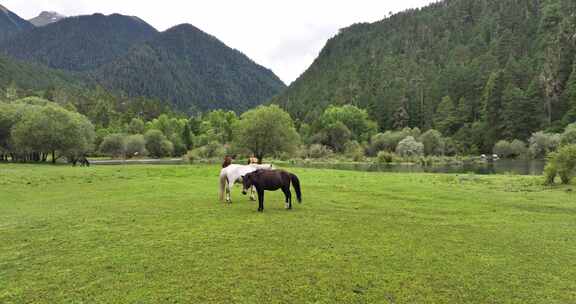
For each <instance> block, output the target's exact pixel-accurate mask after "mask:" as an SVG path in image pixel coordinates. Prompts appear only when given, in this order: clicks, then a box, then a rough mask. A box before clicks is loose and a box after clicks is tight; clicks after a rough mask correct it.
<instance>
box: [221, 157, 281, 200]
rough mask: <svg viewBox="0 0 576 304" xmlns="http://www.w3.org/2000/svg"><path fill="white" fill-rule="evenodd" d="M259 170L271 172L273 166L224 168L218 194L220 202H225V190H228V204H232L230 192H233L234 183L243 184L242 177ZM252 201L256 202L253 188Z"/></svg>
mask: <svg viewBox="0 0 576 304" xmlns="http://www.w3.org/2000/svg"><path fill="white" fill-rule="evenodd" d="M258 169H266V170H270V169H273V168H272V165H270V164H266V165H258V164H250V165H229V166H228V167H226V168H223V169H222V170H221V171H220V189H219V192H218V198H219V199H220V201H223V200H224V190H226V202H227V203H232V198H231V196H230V191H231V190H232V186H233V185H234V183H237V182H241V181H242V176H244V175H246V174H248V173H250V172H254V171H256V170H258ZM250 199H251V200H256V198H255V196H254V189H253V188H251V190H250Z"/></svg>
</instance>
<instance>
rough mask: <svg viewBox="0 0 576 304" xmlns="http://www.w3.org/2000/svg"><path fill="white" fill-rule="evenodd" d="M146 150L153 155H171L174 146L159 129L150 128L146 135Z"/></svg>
mask: <svg viewBox="0 0 576 304" xmlns="http://www.w3.org/2000/svg"><path fill="white" fill-rule="evenodd" d="M144 139H145V140H146V150H148V153H150V155H151V156H153V157H163V156H171V155H172V153H173V152H174V146H173V145H172V143H171V142H170V141H169V140H168V139H166V136H164V134H163V133H162V132H161V131H159V130H150V131H148V132H146V134H145V135H144Z"/></svg>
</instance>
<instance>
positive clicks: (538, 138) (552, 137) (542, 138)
mask: <svg viewBox="0 0 576 304" xmlns="http://www.w3.org/2000/svg"><path fill="white" fill-rule="evenodd" d="M560 140H561V137H560V134H555V133H544V132H542V131H540V132H536V133H533V134H532V136H531V137H530V140H529V144H530V147H529V149H530V154H531V155H532V157H534V158H544V157H545V156H546V155H547V154H548V153H550V152H552V151H554V150H556V148H557V147H558V146H559V145H560Z"/></svg>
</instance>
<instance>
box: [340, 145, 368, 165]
mask: <svg viewBox="0 0 576 304" xmlns="http://www.w3.org/2000/svg"><path fill="white" fill-rule="evenodd" d="M344 155H346V157H347V158H349V159H352V160H353V161H362V160H363V159H364V148H362V146H361V145H360V144H359V143H358V142H357V141H349V142H347V143H346V144H345V145H344Z"/></svg>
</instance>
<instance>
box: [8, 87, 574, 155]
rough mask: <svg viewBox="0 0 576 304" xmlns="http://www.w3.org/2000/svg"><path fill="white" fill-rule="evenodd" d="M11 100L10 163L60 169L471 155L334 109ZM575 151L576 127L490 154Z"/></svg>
mask: <svg viewBox="0 0 576 304" xmlns="http://www.w3.org/2000/svg"><path fill="white" fill-rule="evenodd" d="M7 91H10V90H7ZM81 93H82V92H81ZM11 96H12V95H6V96H5V97H3V99H4V102H3V103H0V105H1V107H0V118H1V119H0V126H1V127H2V128H1V129H2V134H0V135H1V139H0V140H1V142H0V143H1V147H2V150H1V151H2V153H1V154H2V156H1V157H0V159H1V160H8V159H10V160H13V161H46V160H47V159H48V156H49V154H50V155H52V157H51V158H50V159H51V160H53V161H55V160H56V159H58V158H59V157H66V158H67V159H68V160H71V161H73V160H74V159H76V158H77V157H80V156H86V155H92V156H98V155H107V156H111V157H115V158H132V157H145V156H148V157H157V158H158V157H169V156H177V157H179V156H182V155H186V156H187V157H188V159H190V160H198V159H215V158H216V159H219V158H222V157H223V156H224V155H241V156H247V155H249V154H254V155H255V156H257V157H258V158H259V159H263V158H264V157H275V158H282V159H289V158H303V159H322V158H333V157H338V158H345V159H348V160H354V161H364V160H367V159H371V158H372V159H373V158H376V159H377V160H378V161H382V162H391V161H393V160H394V159H404V160H415V159H418V158H420V157H423V156H456V155H470V154H469V153H470V148H469V147H467V146H466V144H465V143H462V142H460V141H459V140H457V139H455V138H453V137H449V136H445V135H444V134H443V133H442V132H440V131H438V130H435V129H428V130H421V129H420V128H417V127H415V128H410V127H405V128H402V129H398V130H389V131H385V132H380V131H379V130H380V129H381V128H380V127H379V126H378V123H377V122H376V121H374V120H372V119H371V118H370V116H369V114H368V112H367V111H366V110H364V109H360V108H358V107H356V106H352V105H344V106H334V105H331V106H329V107H328V108H327V109H325V110H324V112H323V113H322V114H321V115H320V116H319V117H318V119H317V120H315V121H314V122H312V123H310V124H308V123H302V122H301V123H296V122H294V120H293V119H292V118H291V117H290V115H289V114H288V113H287V112H285V111H284V110H282V109H281V108H279V107H278V106H276V105H271V106H260V107H257V108H254V109H251V110H248V111H246V112H245V113H243V114H242V115H240V116H238V115H237V114H236V113H235V112H232V111H225V110H214V111H210V112H205V113H197V114H195V115H192V116H188V115H184V114H182V113H177V112H171V111H169V109H166V108H162V107H160V103H159V102H155V101H153V100H147V99H141V98H140V99H129V98H127V99H124V98H119V97H116V96H114V95H111V94H109V93H107V92H106V91H105V90H103V89H98V90H96V91H87V92H83V94H77V95H74V94H71V93H70V91H69V90H57V89H53V90H48V91H46V92H44V93H43V97H44V99H43V98H40V97H27V98H16V99H14V98H12V99H11V98H10V97H11ZM12 97H13V96H12ZM48 99H49V100H51V101H48ZM70 132H73V133H70ZM74 132H75V133H74ZM474 136H481V134H474ZM64 139H65V140H64ZM570 144H576V123H574V124H571V125H569V126H568V127H566V128H565V129H564V130H562V132H559V133H549V132H544V131H539V132H534V133H532V134H530V137H529V140H528V141H522V140H520V139H515V140H512V141H506V140H500V141H498V142H497V143H496V144H495V145H494V146H493V147H492V148H491V149H490V153H494V154H497V155H499V156H501V157H532V158H544V157H546V155H548V154H550V153H552V152H554V151H556V150H557V149H558V148H559V147H561V146H566V145H570ZM475 155H478V154H475Z"/></svg>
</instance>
